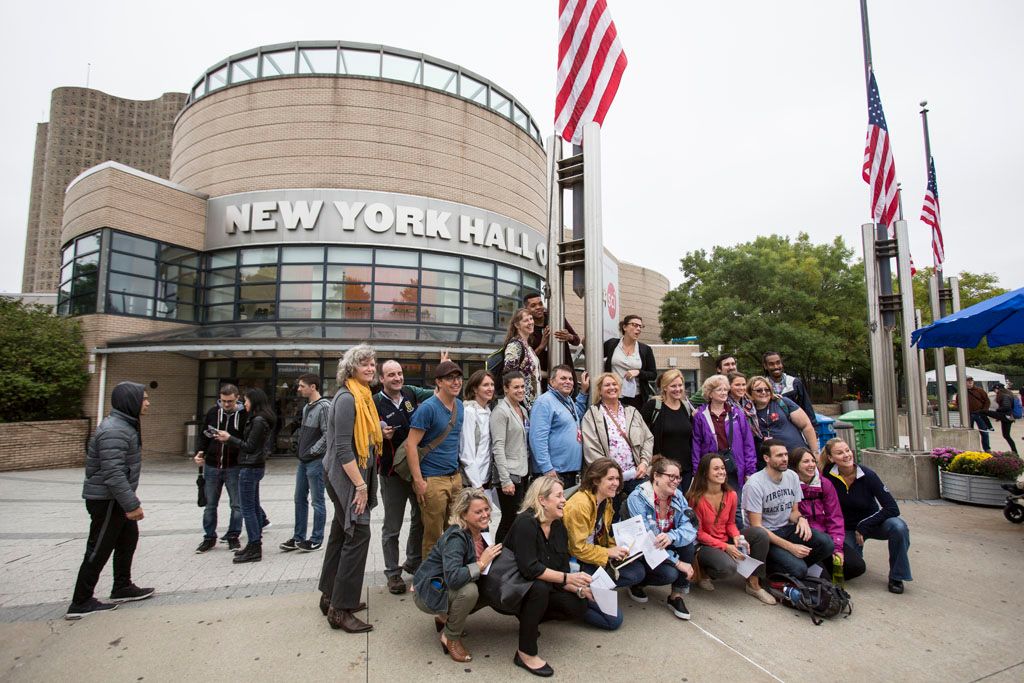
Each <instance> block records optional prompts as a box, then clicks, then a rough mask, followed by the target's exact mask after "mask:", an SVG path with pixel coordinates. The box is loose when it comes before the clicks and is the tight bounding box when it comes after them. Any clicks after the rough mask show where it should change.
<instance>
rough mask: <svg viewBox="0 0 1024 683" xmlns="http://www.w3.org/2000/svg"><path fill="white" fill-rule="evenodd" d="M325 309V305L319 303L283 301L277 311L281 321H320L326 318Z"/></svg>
mask: <svg viewBox="0 0 1024 683" xmlns="http://www.w3.org/2000/svg"><path fill="white" fill-rule="evenodd" d="M323 309H324V305H323V304H322V303H321V302H319V301H282V302H281V303H280V305H279V306H278V309H277V317H278V318H281V319H285V318H293V319H295V318H297V319H302V320H312V319H319V318H322V317H324V316H323Z"/></svg>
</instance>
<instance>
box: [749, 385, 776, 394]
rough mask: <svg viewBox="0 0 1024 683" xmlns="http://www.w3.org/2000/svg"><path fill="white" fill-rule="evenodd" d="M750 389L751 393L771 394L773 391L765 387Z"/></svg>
mask: <svg viewBox="0 0 1024 683" xmlns="http://www.w3.org/2000/svg"><path fill="white" fill-rule="evenodd" d="M750 391H751V393H754V394H770V393H772V390H771V389H765V388H764V387H761V388H760V389H751V390H750Z"/></svg>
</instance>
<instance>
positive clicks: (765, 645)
mask: <svg viewBox="0 0 1024 683" xmlns="http://www.w3.org/2000/svg"><path fill="white" fill-rule="evenodd" d="M293 472H294V461H290V460H278V459H275V460H273V461H271V463H270V465H269V467H268V472H267V477H266V478H265V479H264V480H263V483H262V489H261V490H262V500H263V504H264V507H265V508H266V510H267V513H268V514H269V516H270V519H271V520H272V522H273V526H272V527H270V528H269V529H268V530H267V532H266V536H265V540H264V544H265V545H264V548H265V550H264V555H263V561H262V562H259V563H254V564H245V565H234V564H232V563H231V554H230V553H229V552H228V551H227V550H226V546H225V545H223V544H220V545H218V547H217V548H216V549H214V550H212V551H210V552H209V553H207V554H205V555H195V554H194V553H193V550H194V548H195V546H196V545H198V543H199V542H200V541H201V540H202V531H201V526H200V517H201V510H200V509H199V508H198V507H196V503H195V498H196V487H195V476H196V468H195V467H193V466H190V464H189V461H185V460H184V459H182V460H178V461H163V462H147V463H145V465H144V468H143V474H142V483H141V486H140V488H139V495H140V498H141V500H142V501H143V506H144V509H145V511H146V518H145V520H144V521H143V522H142V523H141V525H140V527H141V533H142V538H141V540H140V544H139V550H138V553H137V554H136V561H135V577H134V578H135V581H136V583H138V584H139V585H144V586H154V587H156V589H157V595H156V597H154V598H153V599H151V600H147V601H144V602H139V603H133V604H128V605H122V606H121V607H120V608H119V609H118V610H116V611H115V612H112V613H108V614H102V615H95V616H91V617H89V618H87V619H84V620H82V621H79V622H67V621H64V620H63V619H62V616H63V614H64V611H65V610H66V608H67V603H68V598H69V596H70V593H71V588H72V586H73V583H74V578H75V573H76V571H77V568H78V564H79V562H80V561H81V556H82V553H83V550H84V546H85V540H84V539H85V535H86V531H87V527H88V525H87V522H88V517H87V515H86V513H85V508H84V505H83V503H82V500H81V498H80V494H81V479H82V473H81V470H78V469H63V470H44V471H33V472H9V473H4V474H0V520H2V523H0V680H14V681H29V680H32V681H45V680H69V679H75V680H79V681H93V680H96V681H99V680H103V681H141V680H145V681H154V680H155V681H164V680H198V681H221V680H223V681H227V680H245V679H246V678H249V679H252V678H254V677H256V676H260V677H261V678H263V679H265V680H281V679H285V678H295V677H301V678H302V679H306V680H325V681H327V680H344V681H356V680H359V681H362V680H366V681H370V680H372V681H389V680H407V679H409V678H413V677H415V678H418V679H435V678H436V679H441V678H448V677H452V676H462V675H466V674H470V675H471V674H480V675H483V676H485V677H486V679H487V680H494V679H497V678H498V677H504V678H513V679H515V680H527V679H528V676H527V674H526V673H525V672H523V671H521V670H519V669H516V668H515V667H514V666H513V665H512V661H511V658H512V654H513V652H514V651H515V643H516V637H515V620H514V619H512V618H510V617H504V616H500V615H497V614H495V613H494V612H492V611H490V610H484V611H482V612H479V613H477V614H476V615H473V616H472V617H470V620H469V625H468V629H469V635H468V637H467V640H466V643H467V646H468V647H469V649H470V651H471V652H472V653H473V654H474V660H473V661H472V662H471V663H468V664H456V663H455V662H452V661H451V660H450V659H448V658H447V657H446V656H444V655H443V654H442V653H441V649H440V647H439V645H438V644H437V637H436V634H435V633H434V630H433V628H432V622H431V619H430V617H428V616H426V615H424V614H422V613H420V612H419V611H418V610H417V609H416V608H415V607H414V606H413V604H412V599H411V596H409V595H405V596H393V595H390V594H389V593H388V592H387V591H386V590H385V589H384V588H383V586H384V577H383V574H382V566H383V562H382V556H381V551H380V523H381V516H380V514H379V509H378V511H375V513H376V514H375V515H374V518H373V541H372V545H371V547H372V553H371V555H370V559H369V561H368V564H367V577H366V591H367V597H366V600H367V603H368V604H369V620H370V621H371V622H372V623H373V624H374V626H375V630H374V631H373V632H372V633H370V634H368V635H358V636H357V635H349V634H346V633H343V632H340V631H332V630H331V629H330V628H329V627H328V626H327V624H326V621H325V619H324V618H323V617H322V616H321V615H320V613H319V611H318V609H317V605H316V603H317V598H318V594H317V593H316V578H317V576H318V574H319V571H320V562H321V561H322V558H323V554H322V551H321V552H315V553H308V554H301V553H298V552H293V553H288V554H283V553H280V552H279V551H278V550H277V544H278V543H280V542H281V541H284V540H286V539H287V538H289V537H290V535H291V531H292V520H293V516H294V512H293V505H292V485H293ZM901 506H902V510H903V516H904V517H905V518H906V519H907V521H908V523H909V525H910V529H911V534H912V544H913V545H912V547H911V550H910V553H911V555H910V556H911V562H912V565H913V570H914V578H915V581H914V582H913V583H909V584H907V592H906V594H904V595H902V596H894V595H890V594H889V593H888V592H886V589H885V579H886V567H887V561H886V553H885V546H884V545H883V544H881V543H880V542H877V541H873V542H869V544H868V546H867V553H866V558H867V561H868V573H867V574H866V575H865V576H863V577H861V578H859V579H857V580H856V581H854V582H851V584H850V591H851V593H852V595H853V601H854V610H853V615H852V616H851V617H849V618H848V619H836V620H832V621H828V622H826V623H825V624H823V625H821V626H814V625H813V624H812V623H811V621H810V619H809V618H808V616H807V615H806V614H801V613H798V612H795V611H793V610H790V609H787V608H784V607H781V606H777V607H767V606H763V605H760V604H759V603H757V602H756V601H754V600H753V599H752V598H750V597H748V596H746V595H744V594H743V592H742V590H741V588H740V585H741V584H739V583H738V582H736V583H730V582H722V583H719V584H717V590H716V591H715V592H713V593H705V592H703V591H700V590H699V589H696V588H695V589H694V592H693V593H692V594H691V595H690V596H688V597H687V605H688V606H689V608H690V611H691V612H692V614H693V620H692V621H691V622H689V623H686V622H681V621H679V620H677V619H676V618H675V617H673V616H672V614H671V613H670V612H669V611H668V610H667V609H665V607H664V606H663V602H664V598H665V590H664V589H651V590H650V594H651V601H650V602H649V603H647V604H646V605H638V604H635V603H633V602H632V601H630V600H629V599H628V598H627V597H625V596H624V595H623V596H621V598H620V600H621V603H620V604H621V605H622V606H623V609H624V611H625V624H624V626H623V627H622V629H621V630H620V631H618V632H615V633H606V632H600V631H595V630H593V629H590V628H588V627H586V626H583V625H581V624H545V625H543V626H542V627H541V632H542V637H541V641H540V642H541V654H542V655H543V656H545V657H547V658H548V659H549V661H550V662H551V664H552V666H553V667H554V668H555V671H556V676H557V678H559V679H561V680H589V681H593V680H596V679H599V678H601V677H602V672H607V678H609V679H611V678H620V677H629V678H643V679H646V680H666V681H669V680H671V681H820V680H833V681H862V680H863V681H890V680H903V681H923V680H929V681H976V680H985V681H990V682H996V681H1007V682H1008V681H1020V680H1024V647H1022V646H1021V645H1020V643H1018V642H1017V636H1018V634H1020V633H1021V632H1024V590H1022V588H1024V579H1022V578H1021V576H1022V575H1021V568H1022V567H1024V526H1014V525H1011V524H1010V523H1008V522H1007V521H1005V520H1004V519H1003V516H1002V512H1001V511H1000V510H999V509H993V508H977V507H968V506H960V505H954V504H949V503H945V502H941V501H928V502H903V503H901ZM328 509H329V513H330V505H328ZM226 514H227V500H226V496H225V497H224V499H222V502H221V530H223V528H224V522H225V521H226ZM109 587H110V569H109V565H108V568H107V570H106V571H105V572H104V575H103V577H102V578H101V580H100V584H99V587H98V591H97V595H98V596H99V597H101V598H105V597H106V595H107V592H108V591H109Z"/></svg>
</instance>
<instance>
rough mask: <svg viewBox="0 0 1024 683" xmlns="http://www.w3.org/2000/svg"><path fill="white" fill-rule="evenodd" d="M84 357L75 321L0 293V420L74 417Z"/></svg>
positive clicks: (82, 380)
mask: <svg viewBox="0 0 1024 683" xmlns="http://www.w3.org/2000/svg"><path fill="white" fill-rule="evenodd" d="M85 361H86V355H85V346H84V345H83V344H82V333H81V330H80V329H79V327H78V322H77V321H75V320H71V319H69V318H59V317H56V316H54V315H53V314H51V313H50V312H49V310H48V309H46V308H45V307H43V306H26V305H24V304H22V303H20V302H17V301H12V300H10V299H4V298H0V421H3V422H20V421H32V420H60V419H67V418H72V417H78V416H79V414H80V406H81V397H82V390H83V389H84V388H85V385H86V384H87V383H88V381H89V375H88V373H87V372H86V371H85Z"/></svg>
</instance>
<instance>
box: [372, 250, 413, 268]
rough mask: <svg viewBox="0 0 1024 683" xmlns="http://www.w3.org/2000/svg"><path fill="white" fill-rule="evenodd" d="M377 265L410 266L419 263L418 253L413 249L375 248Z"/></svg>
mask: <svg viewBox="0 0 1024 683" xmlns="http://www.w3.org/2000/svg"><path fill="white" fill-rule="evenodd" d="M377 265H378V266H412V267H413V268H415V267H416V266H418V265H419V254H417V253H416V252H414V251H392V250H389V249H378V250H377Z"/></svg>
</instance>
